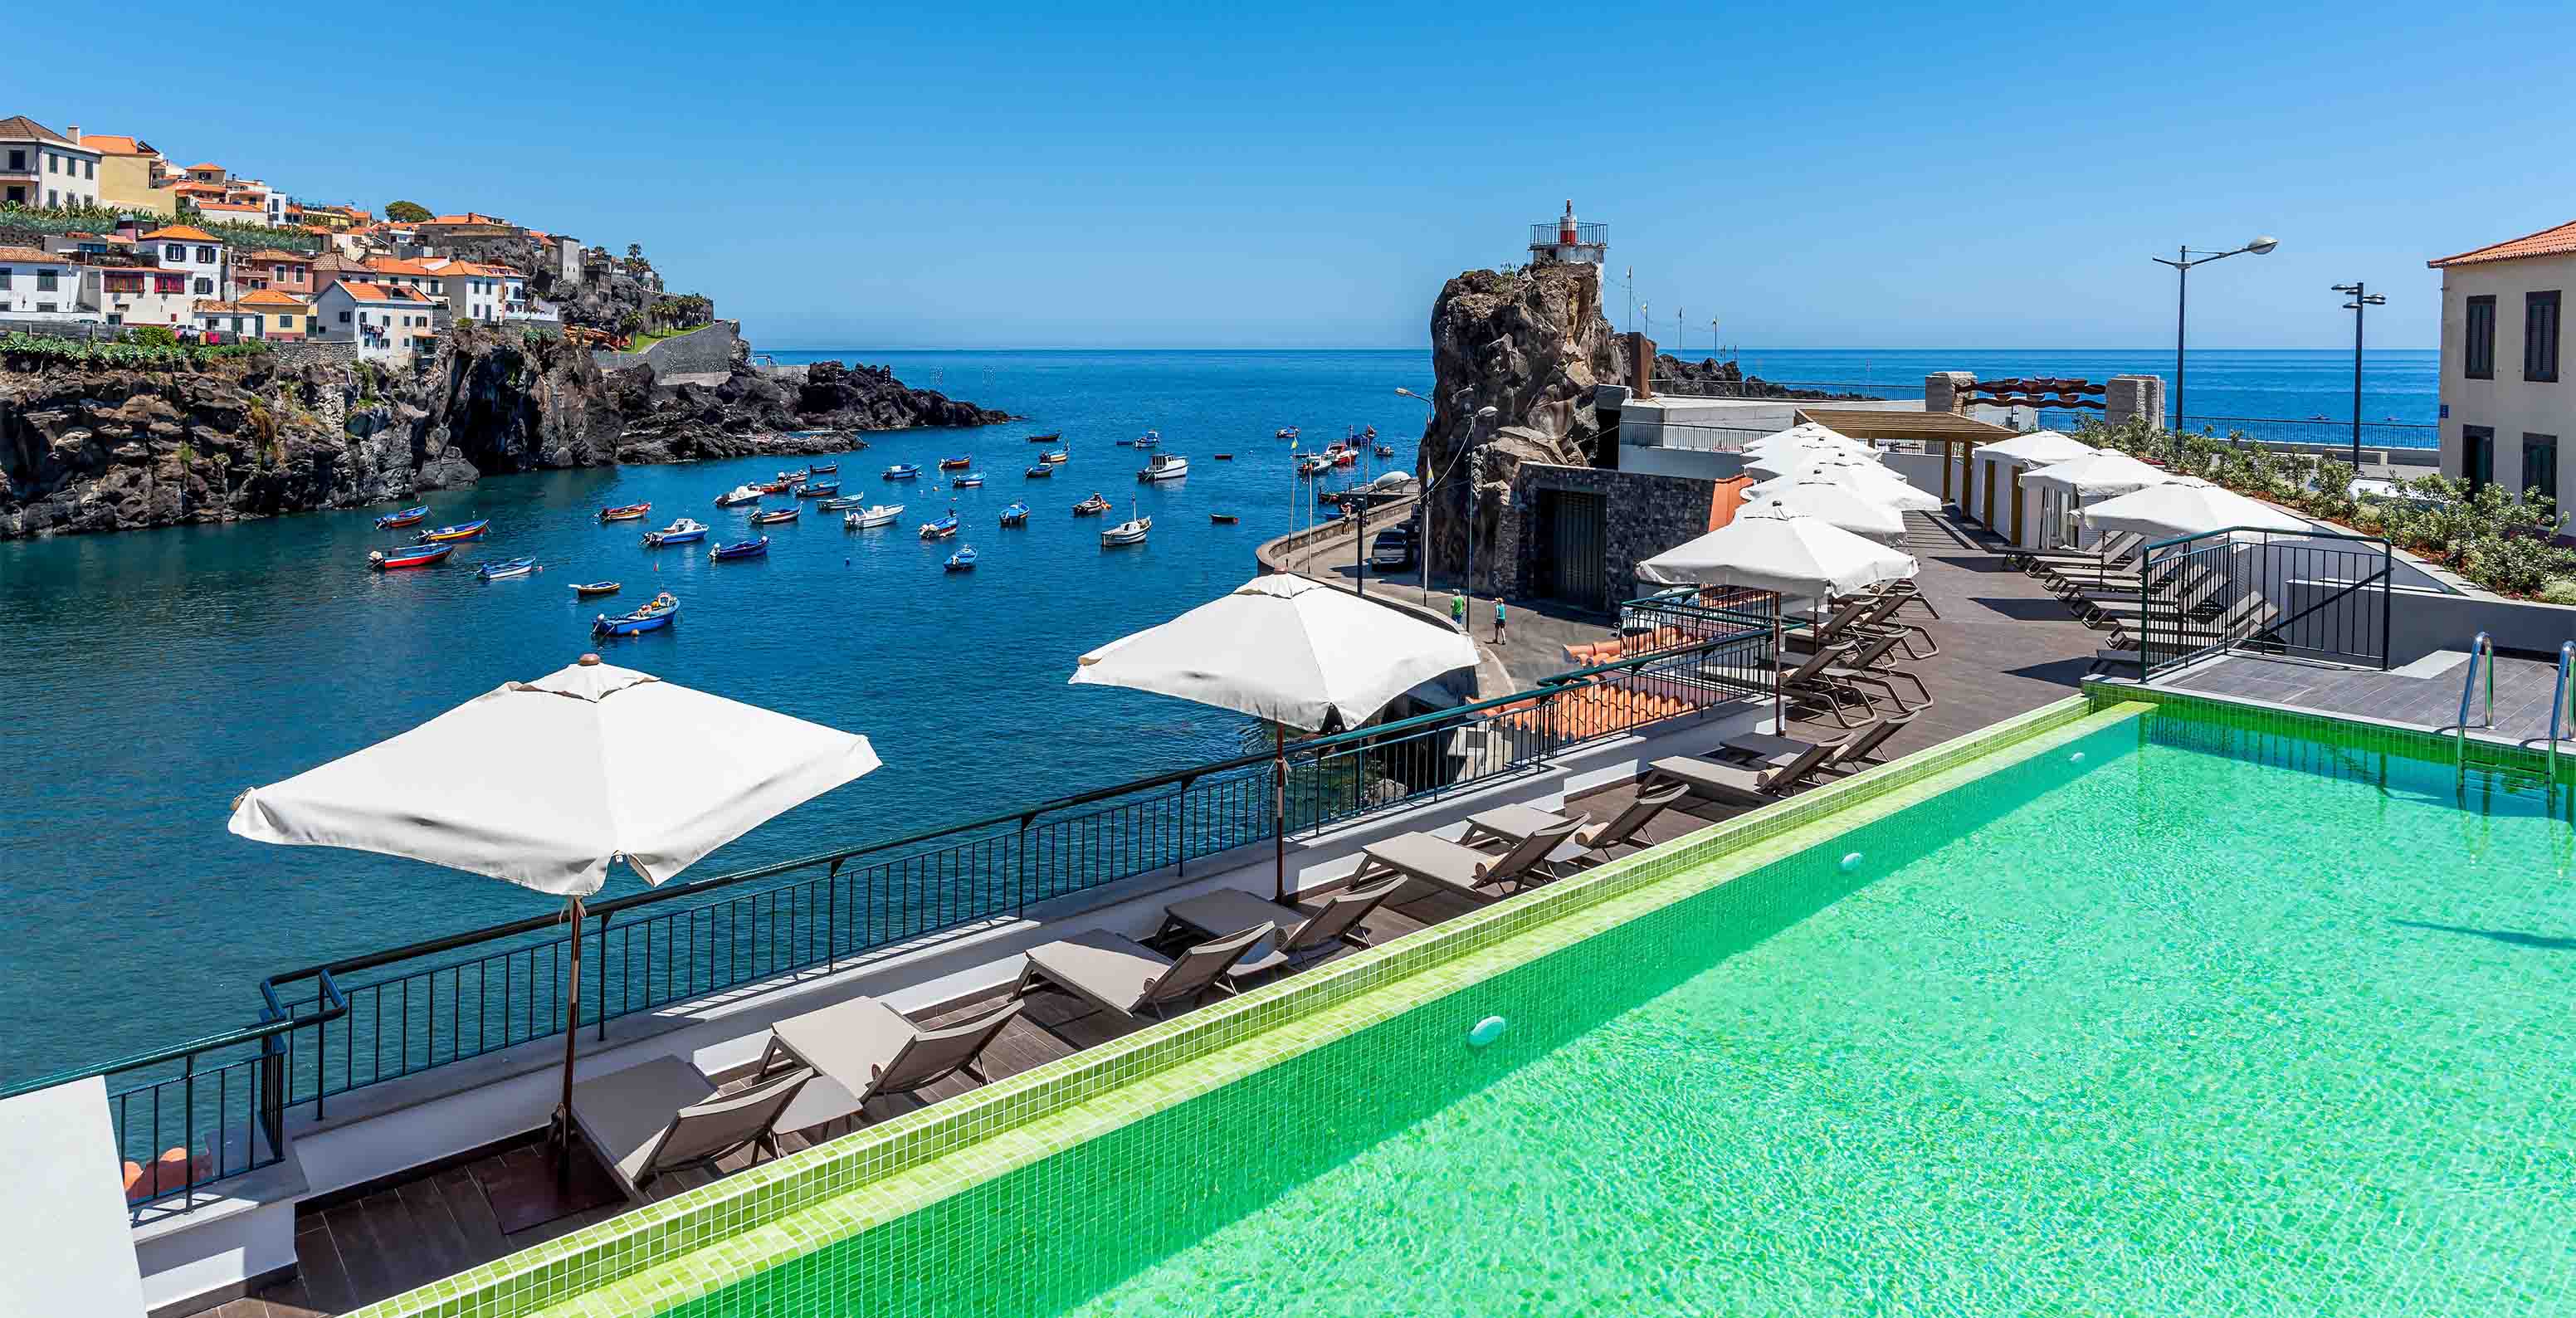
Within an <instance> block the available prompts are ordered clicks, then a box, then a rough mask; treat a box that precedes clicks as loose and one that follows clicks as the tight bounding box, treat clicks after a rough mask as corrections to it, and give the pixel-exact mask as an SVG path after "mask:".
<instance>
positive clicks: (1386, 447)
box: [1376, 444, 1395, 458]
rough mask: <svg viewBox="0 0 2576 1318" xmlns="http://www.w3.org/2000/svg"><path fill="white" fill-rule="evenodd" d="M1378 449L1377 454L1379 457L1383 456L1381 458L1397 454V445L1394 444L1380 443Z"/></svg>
mask: <svg viewBox="0 0 2576 1318" xmlns="http://www.w3.org/2000/svg"><path fill="white" fill-rule="evenodd" d="M1376 451H1377V455H1378V456H1379V457H1381V458H1391V457H1394V456H1395V445H1393V444H1380V445H1378V446H1377V450H1376Z"/></svg>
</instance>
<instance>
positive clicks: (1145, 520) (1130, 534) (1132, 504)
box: [1100, 499, 1154, 549]
mask: <svg viewBox="0 0 2576 1318" xmlns="http://www.w3.org/2000/svg"><path fill="white" fill-rule="evenodd" d="M1153 529H1154V519H1153V518H1151V517H1139V516H1137V515H1136V501H1135V500H1133V499H1130V500H1128V501H1127V520H1126V521H1123V522H1120V523H1119V524H1118V525H1116V526H1113V527H1110V528H1109V529H1108V530H1106V531H1103V532H1101V533H1100V547H1101V548H1103V549H1114V548H1116V547H1118V546H1119V545H1141V544H1143V543H1145V533H1146V532H1147V531H1151V530H1153Z"/></svg>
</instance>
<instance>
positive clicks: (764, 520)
mask: <svg viewBox="0 0 2576 1318" xmlns="http://www.w3.org/2000/svg"><path fill="white" fill-rule="evenodd" d="M804 513H805V510H804V509H802V508H781V509H779V510H778V511H776V512H770V513H753V514H752V515H751V524H752V525H754V526H768V525H770V524H772V523H774V522H792V521H795V520H796V519H797V518H798V517H801V516H803V515H804Z"/></svg>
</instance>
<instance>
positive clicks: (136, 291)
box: [80, 265, 198, 328]
mask: <svg viewBox="0 0 2576 1318" xmlns="http://www.w3.org/2000/svg"><path fill="white" fill-rule="evenodd" d="M189 282H190V281H189V277H188V274H187V272H186V271H184V270H163V269H159V268H157V267H154V266H140V265H103V266H102V265H91V266H83V267H81V291H80V299H81V305H82V306H83V307H85V308H87V309H88V310H89V311H90V313H91V314H92V315H94V316H96V317H97V318H98V319H100V320H103V321H106V322H107V323H108V324H110V325H168V326H172V327H174V328H175V327H177V326H180V325H187V324H191V323H193V321H194V317H195V315H196V306H197V301H198V299H197V295H196V294H194V293H191V292H189V291H188V285H189Z"/></svg>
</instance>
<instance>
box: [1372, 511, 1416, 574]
mask: <svg viewBox="0 0 2576 1318" xmlns="http://www.w3.org/2000/svg"><path fill="white" fill-rule="evenodd" d="M1415 552H1416V551H1415V546H1414V543H1413V524H1412V523H1410V522H1407V523H1405V524H1403V525H1401V526H1390V527H1388V528H1387V529H1385V530H1383V531H1380V532H1378V533H1377V540H1376V541H1375V542H1374V543H1372V544H1371V545H1370V546H1369V566H1371V567H1375V568H1404V567H1411V566H1413V556H1414V553H1415Z"/></svg>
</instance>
